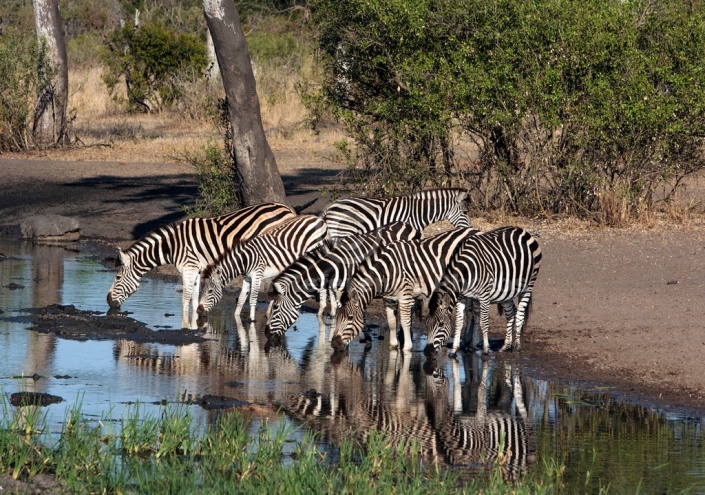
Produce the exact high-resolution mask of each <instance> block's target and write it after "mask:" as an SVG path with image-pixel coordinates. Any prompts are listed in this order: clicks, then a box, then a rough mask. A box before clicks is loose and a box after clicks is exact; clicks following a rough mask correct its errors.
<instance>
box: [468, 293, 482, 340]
mask: <svg viewBox="0 0 705 495" xmlns="http://www.w3.org/2000/svg"><path fill="white" fill-rule="evenodd" d="M480 343H481V328H480V303H479V302H478V301H477V299H473V300H472V340H471V342H470V346H471V348H472V349H473V350H475V349H477V348H478V347H479V346H480Z"/></svg>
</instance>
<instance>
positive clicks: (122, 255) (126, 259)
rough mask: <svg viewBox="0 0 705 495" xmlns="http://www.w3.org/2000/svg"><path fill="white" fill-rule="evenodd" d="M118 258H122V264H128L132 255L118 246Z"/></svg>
mask: <svg viewBox="0 0 705 495" xmlns="http://www.w3.org/2000/svg"><path fill="white" fill-rule="evenodd" d="M118 260H120V265H121V266H127V265H128V264H129V263H130V257H129V256H128V255H126V254H125V253H123V252H122V249H120V248H118Z"/></svg>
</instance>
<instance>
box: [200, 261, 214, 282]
mask: <svg viewBox="0 0 705 495" xmlns="http://www.w3.org/2000/svg"><path fill="white" fill-rule="evenodd" d="M217 265H218V262H217V261H216V262H215V263H211V264H209V265H208V266H206V267H205V268H204V269H203V270H202V271H201V277H203V278H210V276H211V275H212V274H213V272H214V271H215V269H216V267H217Z"/></svg>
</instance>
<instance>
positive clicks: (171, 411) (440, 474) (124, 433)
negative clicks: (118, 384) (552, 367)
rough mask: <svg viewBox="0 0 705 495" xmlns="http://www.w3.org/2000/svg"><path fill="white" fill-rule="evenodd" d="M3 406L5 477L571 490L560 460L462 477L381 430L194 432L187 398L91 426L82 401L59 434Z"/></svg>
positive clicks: (197, 489)
mask: <svg viewBox="0 0 705 495" xmlns="http://www.w3.org/2000/svg"><path fill="white" fill-rule="evenodd" d="M0 406H1V407H0V410H1V411H2V412H3V417H2V419H1V420H0V478H1V477H3V476H12V477H13V478H15V479H20V480H30V479H31V478H33V477H34V476H37V475H39V474H45V475H50V476H53V477H54V478H55V479H56V480H57V481H58V482H59V483H60V484H61V487H62V488H61V491H62V493H99V492H101V493H147V492H149V493H151V494H160V493H165V494H166V493H169V494H179V493H213V494H217V493H287V494H299V493H301V494H303V493H306V494H309V493H312V494H318V493H320V494H324V493H339V494H348V493H349V494H353V493H354V494H355V495H358V494H368V493H384V494H387V493H409V494H415V493H419V494H421V493H433V494H437V495H442V494H445V493H484V494H504V493H513V494H538V493H564V492H563V491H562V490H563V484H562V482H561V476H562V472H563V468H562V466H560V465H559V464H558V463H556V464H550V465H546V466H544V470H543V472H541V474H540V475H536V476H533V475H532V476H531V477H527V478H525V479H522V480H520V481H519V482H515V483H510V482H507V481H505V480H504V478H503V476H502V474H501V469H500V468H499V467H497V469H495V470H494V471H493V472H491V473H490V474H489V476H487V477H486V478H484V479H481V480H476V481H473V482H472V483H470V484H463V483H461V482H460V481H459V478H458V477H457V476H456V473H454V472H453V471H449V470H445V469H441V468H439V467H437V466H429V465H426V464H424V463H422V462H421V460H420V459H419V457H418V455H417V454H416V449H413V448H412V449H406V448H405V446H404V445H395V444H394V443H392V442H390V441H389V439H388V438H387V437H386V436H385V434H384V433H380V432H375V431H373V432H371V434H370V435H369V437H368V440H367V444H366V445H365V447H364V448H361V447H360V446H359V445H357V444H356V443H355V442H354V441H353V440H352V437H350V438H351V439H350V440H346V441H344V442H342V444H341V445H340V446H339V450H338V451H337V452H336V454H331V453H330V452H325V451H323V450H321V449H320V448H319V447H318V446H317V444H316V441H315V435H314V434H313V433H311V432H299V433H302V435H300V436H299V437H298V438H300V440H297V441H292V440H291V439H292V434H293V433H294V431H293V428H292V427H291V426H290V425H287V424H285V423H284V421H279V422H276V423H274V424H271V425H267V424H262V425H261V426H260V427H259V430H258V431H257V432H256V433H255V434H254V435H251V434H250V431H251V429H250V425H249V423H248V421H247V420H246V419H245V418H243V416H242V415H241V414H239V413H238V412H237V411H235V412H231V413H224V414H221V415H220V416H219V417H218V419H217V420H216V421H215V422H214V423H213V424H212V425H211V426H210V427H208V428H206V429H205V430H204V431H202V432H201V433H195V431H196V430H197V429H196V428H195V427H194V425H193V423H192V418H191V415H190V412H189V410H188V408H187V407H185V406H184V407H173V406H164V408H163V409H162V410H161V414H160V415H159V416H158V417H156V416H154V415H144V414H141V413H140V406H139V405H136V406H133V407H132V408H130V409H129V410H128V412H127V413H126V414H125V416H124V417H123V418H122V419H121V420H120V421H112V420H110V419H109V418H104V420H103V421H100V422H98V423H97V424H96V425H91V424H89V423H88V422H86V421H84V420H83V419H82V414H81V405H80V403H79V404H78V405H74V406H70V408H69V410H68V411H67V414H66V420H65V421H64V424H63V427H62V430H61V433H60V434H59V435H58V440H57V437H56V435H54V436H50V435H49V434H48V426H47V421H46V415H44V414H42V413H41V412H39V410H38V409H37V408H33V407H24V408H13V407H11V406H9V405H8V404H7V402H6V401H5V400H0ZM405 450H406V451H408V450H411V452H412V453H411V455H405V454H404V452H405Z"/></svg>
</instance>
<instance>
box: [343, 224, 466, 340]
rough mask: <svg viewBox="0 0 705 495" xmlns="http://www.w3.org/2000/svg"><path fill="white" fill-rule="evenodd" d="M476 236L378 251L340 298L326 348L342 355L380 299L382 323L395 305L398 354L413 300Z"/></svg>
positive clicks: (443, 237)
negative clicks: (399, 336)
mask: <svg viewBox="0 0 705 495" xmlns="http://www.w3.org/2000/svg"><path fill="white" fill-rule="evenodd" d="M477 232H478V231H477V230H475V229H471V228H464V229H453V230H449V231H447V232H443V233H442V234H438V235H435V236H432V237H428V238H425V239H417V240H412V241H399V242H393V243H391V244H388V245H386V246H383V247H382V248H380V250H379V251H377V252H376V253H375V254H374V255H373V256H371V257H370V258H368V259H367V260H366V261H365V262H364V263H362V264H361V265H360V267H359V268H358V270H357V272H356V273H355V275H354V276H353V278H352V280H351V282H350V286H349V288H348V290H347V291H346V292H345V293H343V297H342V298H341V303H342V305H341V307H340V310H339V311H338V315H337V317H336V329H335V334H334V335H333V339H332V342H331V344H332V346H333V348H334V349H336V350H342V349H344V348H345V347H346V346H347V345H348V344H349V343H350V341H351V340H352V339H353V338H354V337H355V336H356V335H358V334H359V333H360V332H361V331H362V330H363V326H364V322H363V314H364V312H365V309H366V308H367V306H368V305H369V304H370V302H371V301H372V299H374V298H375V297H382V298H383V299H385V306H386V308H387V319H388V320H389V321H392V318H391V315H390V313H391V311H393V306H394V304H395V303H396V305H397V307H398V316H399V320H400V321H401V326H402V329H403V331H404V348H403V350H405V351H409V350H411V347H412V342H411V310H412V306H413V303H414V299H418V298H420V297H431V294H432V293H433V291H434V290H435V289H436V286H437V285H438V283H439V282H440V280H441V277H442V276H443V273H444V272H445V269H446V266H447V265H448V263H450V261H451V259H452V257H453V254H454V253H455V250H456V249H457V248H458V247H460V246H461V245H462V244H463V242H465V240H466V239H468V238H470V237H472V236H474V235H475V234H476V233H477ZM390 334H391V341H390V346H391V348H392V349H394V348H397V347H398V346H399V342H398V340H397V332H396V325H395V328H393V329H390Z"/></svg>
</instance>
